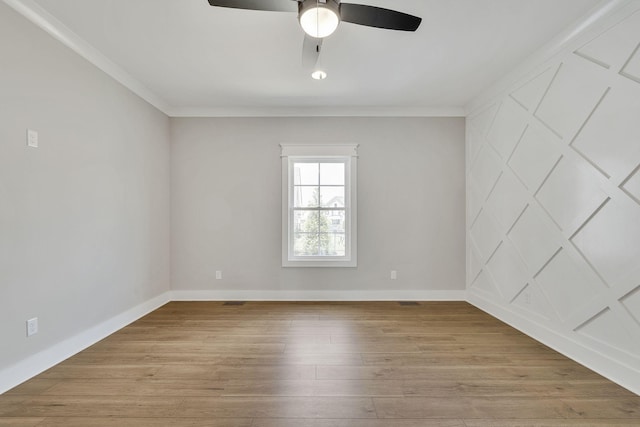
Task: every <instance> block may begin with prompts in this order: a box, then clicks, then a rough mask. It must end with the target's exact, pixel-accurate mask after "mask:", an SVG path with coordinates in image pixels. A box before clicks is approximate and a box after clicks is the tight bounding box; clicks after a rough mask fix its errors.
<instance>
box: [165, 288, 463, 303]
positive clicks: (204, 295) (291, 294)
mask: <svg viewBox="0 0 640 427" xmlns="http://www.w3.org/2000/svg"><path fill="white" fill-rule="evenodd" d="M171 294H172V298H171V299H172V301H466V297H467V291H466V290H455V291H445V290H392V291H390V290H381V291H353V290H345V291H340V290H314V291H308V290H286V291H285V290H283V291H273V290H260V289H245V290H193V291H176V290H174V291H172V293H171Z"/></svg>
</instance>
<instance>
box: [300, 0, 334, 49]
mask: <svg viewBox="0 0 640 427" xmlns="http://www.w3.org/2000/svg"><path fill="white" fill-rule="evenodd" d="M338 9H339V6H338V4H337V3H336V2H335V1H334V0H326V2H322V1H319V0H305V1H303V2H301V3H300V6H299V11H298V20H299V21H300V26H301V27H302V29H303V30H304V32H305V33H307V34H308V35H310V36H311V37H314V38H316V39H321V38H324V37H328V36H330V35H331V34H333V32H334V31H335V30H336V28H338V24H340V16H339V13H338Z"/></svg>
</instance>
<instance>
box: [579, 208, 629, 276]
mask: <svg viewBox="0 0 640 427" xmlns="http://www.w3.org/2000/svg"><path fill="white" fill-rule="evenodd" d="M572 241H573V243H574V244H575V245H576V246H577V247H578V249H579V250H580V252H582V254H583V255H584V256H585V258H586V259H587V260H588V261H589V262H590V263H591V265H592V266H593V267H594V268H595V269H596V271H597V272H599V273H600V276H601V277H602V278H603V279H604V280H606V282H607V283H608V284H609V286H612V287H613V286H616V285H617V284H618V283H620V282H622V281H628V280H631V281H632V283H640V268H639V267H640V207H638V206H635V205H632V204H630V203H626V204H621V203H620V202H617V201H616V200H611V201H609V202H608V203H607V204H606V205H605V206H604V207H603V208H602V209H601V210H600V211H599V212H598V213H597V214H596V215H594V217H593V218H592V219H591V221H589V222H588V223H587V224H586V225H585V226H584V227H583V228H582V229H581V230H580V231H579V232H578V233H577V234H576V236H575V237H574V238H573V239H572Z"/></svg>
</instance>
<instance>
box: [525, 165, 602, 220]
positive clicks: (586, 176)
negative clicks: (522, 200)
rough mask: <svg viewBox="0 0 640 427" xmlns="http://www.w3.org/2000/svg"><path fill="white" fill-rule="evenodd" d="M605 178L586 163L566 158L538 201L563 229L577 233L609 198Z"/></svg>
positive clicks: (538, 195) (545, 186) (549, 179)
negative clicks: (603, 186)
mask: <svg viewBox="0 0 640 427" xmlns="http://www.w3.org/2000/svg"><path fill="white" fill-rule="evenodd" d="M604 181H605V178H604V177H603V176H602V175H601V174H600V173H599V172H598V171H596V170H595V169H594V168H593V167H592V166H591V165H589V164H588V163H587V162H585V161H577V159H569V158H566V157H564V158H562V160H560V162H559V163H558V164H557V165H556V168H555V169H554V170H553V172H551V174H550V175H549V177H548V178H547V180H546V182H545V183H544V184H543V185H542V187H541V188H540V191H538V194H537V195H536V198H537V199H538V201H539V202H540V203H541V204H542V207H544V208H545V210H546V211H547V212H548V213H549V215H550V216H551V219H553V220H554V222H555V223H556V224H558V226H559V227H560V229H562V230H575V229H576V228H577V227H578V226H579V225H581V224H584V222H585V221H586V220H587V218H589V216H590V215H591V214H592V213H593V212H594V211H595V210H596V209H598V207H600V206H601V205H602V203H604V201H605V200H606V199H607V194H606V193H605V192H604V191H603V190H602V189H601V186H602V185H603V184H604Z"/></svg>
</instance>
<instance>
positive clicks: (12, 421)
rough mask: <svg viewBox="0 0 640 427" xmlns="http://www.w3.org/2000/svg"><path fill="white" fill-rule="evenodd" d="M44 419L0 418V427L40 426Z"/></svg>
mask: <svg viewBox="0 0 640 427" xmlns="http://www.w3.org/2000/svg"><path fill="white" fill-rule="evenodd" d="M43 421H44V418H0V427H36V426H41V425H42V422H43Z"/></svg>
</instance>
